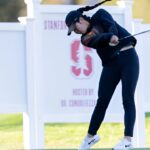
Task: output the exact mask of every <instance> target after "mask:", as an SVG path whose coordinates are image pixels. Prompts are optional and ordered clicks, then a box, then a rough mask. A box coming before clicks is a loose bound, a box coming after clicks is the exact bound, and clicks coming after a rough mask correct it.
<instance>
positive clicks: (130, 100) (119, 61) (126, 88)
mask: <svg viewBox="0 0 150 150" xmlns="http://www.w3.org/2000/svg"><path fill="white" fill-rule="evenodd" d="M138 76H139V60H138V56H137V53H136V51H135V49H129V50H127V51H122V52H120V54H118V55H117V56H116V57H115V58H114V60H113V61H112V62H110V63H109V64H108V65H106V66H104V67H103V70H102V74H101V78H100V82H99V90H98V100H97V104H96V106H95V109H94V112H93V114H92V118H91V122H90V125H89V130H88V133H89V134H91V135H95V134H96V133H97V131H98V129H99V128H100V125H101V123H102V121H103V119H104V116H105V113H106V109H107V107H108V105H109V102H110V99H111V97H112V95H113V93H114V91H115V88H116V86H117V84H118V83H119V81H120V80H121V82H122V98H123V107H124V111H125V115H124V125H125V131H124V135H125V136H131V137H132V136H133V129H134V123H135V118H136V108H135V102H134V93H135V88H136V84H137V80H138Z"/></svg>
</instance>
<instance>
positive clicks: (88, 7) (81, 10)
mask: <svg viewBox="0 0 150 150" xmlns="http://www.w3.org/2000/svg"><path fill="white" fill-rule="evenodd" d="M107 1H111V0H104V1H102V2H100V3H97V4H95V5H93V6H85V7H81V8H79V9H77V11H79V12H80V13H81V14H83V12H84V11H89V10H92V9H94V8H96V7H98V6H100V5H102V4H103V3H105V2H107Z"/></svg>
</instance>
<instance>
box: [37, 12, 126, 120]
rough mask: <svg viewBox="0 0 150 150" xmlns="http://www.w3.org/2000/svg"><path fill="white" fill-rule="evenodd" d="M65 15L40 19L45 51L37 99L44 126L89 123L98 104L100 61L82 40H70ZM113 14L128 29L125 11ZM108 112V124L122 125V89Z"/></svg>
mask: <svg viewBox="0 0 150 150" xmlns="http://www.w3.org/2000/svg"><path fill="white" fill-rule="evenodd" d="M109 11H111V10H110V9H109ZM94 12H95V11H94ZM94 12H93V13H94ZM66 13H67V12H66ZM66 13H62V12H60V13H59V12H56V13H55V12H53V14H50V13H43V14H41V16H40V17H41V22H40V27H41V34H42V35H41V40H42V46H41V47H42V48H41V51H40V52H39V53H40V55H39V56H40V57H39V58H38V61H39V63H40V67H39V72H38V74H40V75H39V79H38V80H39V85H40V86H39V91H40V94H39V96H38V98H39V105H40V107H42V108H43V109H42V110H41V113H42V114H43V116H44V121H45V122H49V121H50V122H62V121H63V122H87V121H89V119H90V116H91V113H92V112H93V108H94V106H95V105H96V101H97V90H98V85H99V79H100V74H101V70H102V66H101V60H100V58H99V57H98V56H97V54H96V51H95V50H94V49H91V48H88V47H85V46H83V45H82V44H81V42H80V36H78V35H75V34H72V35H71V36H70V37H69V36H67V27H66V25H65V22H64V20H65V16H66ZM111 13H112V14H113V17H114V18H115V20H116V21H117V22H118V23H119V24H121V25H122V26H125V25H124V22H125V20H124V19H125V16H124V15H125V14H124V13H123V12H122V11H118V10H117V11H115V10H114V9H113V10H112V11H111ZM88 15H92V13H91V14H88ZM107 112H108V113H107V115H106V118H105V121H114V122H115V121H123V107H122V98H121V87H120V85H119V87H118V88H117V89H116V91H115V94H114V96H113V98H112V102H111V103H110V106H109V109H108V111H107ZM112 118H113V119H112Z"/></svg>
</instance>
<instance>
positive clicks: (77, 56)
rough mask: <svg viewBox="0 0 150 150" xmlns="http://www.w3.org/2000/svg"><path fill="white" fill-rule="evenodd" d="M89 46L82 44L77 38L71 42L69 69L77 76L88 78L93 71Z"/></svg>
mask: <svg viewBox="0 0 150 150" xmlns="http://www.w3.org/2000/svg"><path fill="white" fill-rule="evenodd" d="M91 52H92V50H91V48H88V47H85V46H83V45H82V44H81V43H80V41H79V40H76V41H74V42H73V43H72V44H71V59H72V62H73V63H72V66H71V71H72V73H73V75H74V76H75V77H77V78H89V77H90V76H91V75H92V73H93V61H92V56H91V54H90V53H91Z"/></svg>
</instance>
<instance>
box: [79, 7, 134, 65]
mask: <svg viewBox="0 0 150 150" xmlns="http://www.w3.org/2000/svg"><path fill="white" fill-rule="evenodd" d="M113 35H116V36H118V38H119V39H121V38H123V37H126V36H129V35H131V34H130V33H129V32H128V31H127V30H125V29H124V28H123V27H121V26H120V25H119V24H118V23H117V22H116V21H114V19H113V18H112V16H111V15H110V14H109V13H108V12H107V11H106V10H104V9H99V10H98V11H97V12H96V13H95V14H94V15H93V16H92V17H91V18H90V27H89V28H88V30H87V32H86V33H85V34H83V35H82V36H81V42H82V44H83V45H85V46H88V47H91V48H94V49H96V51H97V53H98V55H99V57H100V58H101V60H102V65H103V66H105V65H106V64H107V63H108V62H109V61H110V60H111V59H112V57H114V54H115V53H116V51H118V50H120V49H121V48H122V47H124V46H128V45H133V46H135V45H136V39H135V38H134V37H132V36H131V37H130V38H127V39H125V40H122V41H121V42H120V43H119V44H118V45H117V46H113V47H112V46H110V45H109V42H110V39H111V37H112V36H113Z"/></svg>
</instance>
